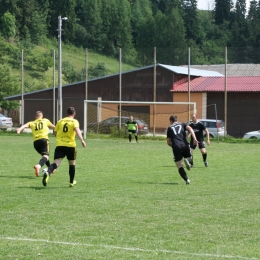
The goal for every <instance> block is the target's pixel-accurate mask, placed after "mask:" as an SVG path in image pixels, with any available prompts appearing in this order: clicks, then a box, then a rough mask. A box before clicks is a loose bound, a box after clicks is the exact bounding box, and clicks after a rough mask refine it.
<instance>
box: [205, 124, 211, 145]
mask: <svg viewBox="0 0 260 260" xmlns="http://www.w3.org/2000/svg"><path fill="white" fill-rule="evenodd" d="M204 131H205V132H206V136H207V145H210V140H209V130H208V129H207V128H206V129H205V130H204Z"/></svg>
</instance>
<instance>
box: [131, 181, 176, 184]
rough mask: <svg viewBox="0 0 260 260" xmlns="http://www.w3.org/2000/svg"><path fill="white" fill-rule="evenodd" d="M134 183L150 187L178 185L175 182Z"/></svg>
mask: <svg viewBox="0 0 260 260" xmlns="http://www.w3.org/2000/svg"><path fill="white" fill-rule="evenodd" d="M136 183H139V184H144V183H145V184H151V185H158V184H159V185H178V183H177V182H140V181H138V182H136Z"/></svg>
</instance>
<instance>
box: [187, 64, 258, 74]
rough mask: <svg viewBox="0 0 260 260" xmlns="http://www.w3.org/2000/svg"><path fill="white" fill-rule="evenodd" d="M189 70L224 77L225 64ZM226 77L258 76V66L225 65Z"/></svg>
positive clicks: (200, 66) (194, 67)
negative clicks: (208, 72) (212, 72)
mask: <svg viewBox="0 0 260 260" xmlns="http://www.w3.org/2000/svg"><path fill="white" fill-rule="evenodd" d="M183 67H188V65H183ZM190 68H193V69H201V70H210V71H216V72H219V73H221V74H223V75H225V64H213V65H190ZM227 76H228V77H229V76H260V64H227Z"/></svg>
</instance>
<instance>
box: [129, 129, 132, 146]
mask: <svg viewBox="0 0 260 260" xmlns="http://www.w3.org/2000/svg"><path fill="white" fill-rule="evenodd" d="M128 140H129V143H131V141H132V132H131V131H130V130H128Z"/></svg>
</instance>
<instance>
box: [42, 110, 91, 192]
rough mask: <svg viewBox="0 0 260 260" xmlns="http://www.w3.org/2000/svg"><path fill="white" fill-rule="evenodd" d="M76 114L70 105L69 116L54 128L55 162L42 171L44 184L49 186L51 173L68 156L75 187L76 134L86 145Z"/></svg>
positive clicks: (72, 182) (71, 177)
mask: <svg viewBox="0 0 260 260" xmlns="http://www.w3.org/2000/svg"><path fill="white" fill-rule="evenodd" d="M75 115H76V110H75V108H74V107H69V108H68V109H67V117H64V118H63V119H61V120H59V122H58V123H57V125H56V126H55V129H54V135H55V136H56V148H55V152H54V163H52V164H51V165H50V166H49V167H48V168H46V169H44V170H43V171H42V173H43V179H42V184H43V186H47V182H48V180H49V177H50V174H51V173H52V172H53V171H54V170H56V169H57V168H58V167H59V165H60V163H61V161H62V159H63V158H64V157H65V156H66V157H67V159H68V161H69V178H70V185H69V187H73V186H74V185H75V184H76V180H74V177H75V172H76V154H77V150H76V141H75V136H76V134H77V136H78V137H79V139H80V141H81V144H82V146H83V147H86V143H85V141H84V139H83V137H82V134H81V131H80V129H79V122H78V120H76V119H74V117H75Z"/></svg>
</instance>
